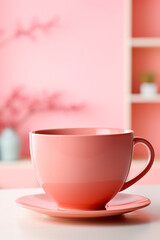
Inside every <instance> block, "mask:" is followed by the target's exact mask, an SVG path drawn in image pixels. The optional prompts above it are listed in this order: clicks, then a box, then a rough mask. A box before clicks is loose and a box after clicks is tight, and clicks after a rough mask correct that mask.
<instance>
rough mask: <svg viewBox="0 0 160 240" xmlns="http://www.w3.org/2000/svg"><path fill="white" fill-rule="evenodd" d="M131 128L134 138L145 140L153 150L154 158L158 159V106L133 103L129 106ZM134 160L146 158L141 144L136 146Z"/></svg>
mask: <svg viewBox="0 0 160 240" xmlns="http://www.w3.org/2000/svg"><path fill="white" fill-rule="evenodd" d="M131 111H132V123H131V127H132V129H133V130H134V132H135V136H140V137H144V138H146V139H147V140H148V141H150V142H151V144H152V145H153V147H154V149H155V153H156V158H160V121H159V119H160V105H159V104H154V103H148V104H145V103H141V104H139V103H134V104H132V106H131ZM134 157H135V158H140V159H141V158H146V157H147V151H146V149H145V148H144V146H143V147H142V146H141V144H139V146H138V145H137V146H136V150H135V154H134Z"/></svg>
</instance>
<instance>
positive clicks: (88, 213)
mask: <svg viewBox="0 0 160 240" xmlns="http://www.w3.org/2000/svg"><path fill="white" fill-rule="evenodd" d="M16 203H17V204H18V205H19V206H21V207H24V208H28V209H30V210H33V211H35V212H39V213H42V214H45V215H47V216H50V217H54V218H66V219H74V218H75V219H82V218H83V219H84V218H99V217H109V216H114V215H121V214H124V213H128V212H132V211H135V210H137V209H139V208H143V207H146V206H148V205H149V204H150V203H151V201H150V199H148V198H146V197H143V196H140V195H133V194H126V193H118V194H117V195H116V196H115V197H114V198H113V199H112V200H111V201H110V202H109V203H108V204H107V205H106V207H105V208H106V209H104V210H72V209H60V208H58V206H57V205H56V203H54V202H53V201H51V200H50V199H49V198H48V197H47V195H46V194H45V193H43V194H34V195H28V196H24V197H20V198H18V199H17V200H16Z"/></svg>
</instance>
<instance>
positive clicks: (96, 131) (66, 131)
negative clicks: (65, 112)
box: [32, 128, 133, 136]
mask: <svg viewBox="0 0 160 240" xmlns="http://www.w3.org/2000/svg"><path fill="white" fill-rule="evenodd" d="M131 132H133V131H132V130H125V129H118V128H63V129H44V130H36V131H34V132H32V133H34V134H40V135H61V136H62V135H78V136H81V135H83V136H84V135H86V136H88V135H121V134H127V133H131Z"/></svg>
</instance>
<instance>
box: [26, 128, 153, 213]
mask: <svg viewBox="0 0 160 240" xmlns="http://www.w3.org/2000/svg"><path fill="white" fill-rule="evenodd" d="M136 143H143V144H145V146H146V147H147V148H148V150H149V151H148V152H149V159H148V163H147V165H146V167H145V168H144V170H142V171H141V172H140V173H139V174H138V175H137V176H136V177H134V178H133V179H131V180H129V181H126V179H127V176H128V173H129V170H130V166H131V160H132V150H133V146H134V145H135V144H136ZM30 150H31V158H32V161H33V164H34V168H35V171H36V175H37V178H38V181H39V183H40V185H41V186H42V188H43V189H44V191H45V192H46V194H47V195H48V196H49V197H50V198H51V199H53V200H54V201H56V202H57V204H58V206H59V207H60V208H68V209H85V210H87V209H88V210H89V209H102V208H104V206H105V205H106V203H107V202H108V201H110V200H111V199H112V198H113V197H114V196H115V195H116V194H117V193H118V192H119V191H122V190H124V189H126V188H128V187H129V186H131V185H132V184H134V183H135V182H136V181H138V180H139V179H140V178H141V177H143V176H144V175H145V174H146V173H147V172H148V171H149V169H150V168H151V166H152V164H153V161H154V150H153V147H152V145H151V144H150V143H149V142H148V141H147V140H145V139H143V138H139V137H134V132H133V131H132V130H122V129H105V128H70V129H51V130H39V131H34V132H31V133H30Z"/></svg>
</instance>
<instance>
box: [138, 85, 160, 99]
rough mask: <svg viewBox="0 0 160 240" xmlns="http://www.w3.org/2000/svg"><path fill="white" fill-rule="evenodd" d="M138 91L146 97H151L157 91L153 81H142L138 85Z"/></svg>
mask: <svg viewBox="0 0 160 240" xmlns="http://www.w3.org/2000/svg"><path fill="white" fill-rule="evenodd" d="M140 93H141V94H142V95H143V96H146V97H153V96H155V95H156V94H157V93H158V89H157V85H156V84H155V83H153V82H144V83H142V84H141V85H140Z"/></svg>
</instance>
